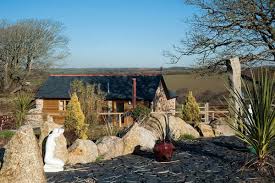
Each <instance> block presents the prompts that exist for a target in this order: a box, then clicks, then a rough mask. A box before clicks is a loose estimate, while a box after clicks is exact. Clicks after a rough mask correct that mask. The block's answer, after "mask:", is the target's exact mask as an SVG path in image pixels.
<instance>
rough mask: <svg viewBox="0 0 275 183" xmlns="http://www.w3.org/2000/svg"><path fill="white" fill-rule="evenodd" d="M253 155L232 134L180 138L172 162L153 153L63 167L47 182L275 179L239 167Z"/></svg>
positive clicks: (50, 175) (241, 180)
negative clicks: (188, 138) (206, 137)
mask: <svg viewBox="0 0 275 183" xmlns="http://www.w3.org/2000/svg"><path fill="white" fill-rule="evenodd" d="M251 156H252V154H251V153H249V152H248V150H247V149H246V148H245V146H244V145H243V144H242V143H241V142H240V141H238V140H237V139H236V138H235V137H219V138H213V139H201V140H183V141H181V142H178V143H176V152H175V155H174V157H173V159H172V161H171V162H167V163H160V162H156V161H155V160H154V157H153V154H152V153H145V152H137V153H136V154H133V155H127V156H123V157H118V158H114V159H113V160H108V161H98V162H95V163H90V164H85V165H80V164H78V165H74V166H66V167H65V171H63V172H59V173H47V179H48V182H93V181H95V182H275V178H274V177H272V176H267V175H265V176H263V175H260V174H259V173H258V172H256V171H255V170H253V169H244V170H241V169H240V168H241V167H242V166H243V165H244V164H245V162H247V161H248V159H249V158H250V157H251Z"/></svg>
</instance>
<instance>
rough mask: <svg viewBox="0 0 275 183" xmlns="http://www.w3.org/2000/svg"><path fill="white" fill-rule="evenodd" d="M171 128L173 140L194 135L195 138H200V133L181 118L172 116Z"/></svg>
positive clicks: (170, 119) (170, 120)
mask: <svg viewBox="0 0 275 183" xmlns="http://www.w3.org/2000/svg"><path fill="white" fill-rule="evenodd" d="M169 126H170V130H171V135H172V138H173V140H179V139H180V138H181V136H182V135H186V134H188V135H192V136H193V137H194V138H199V137H200V134H199V132H198V131H197V130H196V129H195V128H193V127H192V126H191V125H189V124H188V123H186V122H185V121H183V120H182V119H181V118H179V117H175V116H170V117H169Z"/></svg>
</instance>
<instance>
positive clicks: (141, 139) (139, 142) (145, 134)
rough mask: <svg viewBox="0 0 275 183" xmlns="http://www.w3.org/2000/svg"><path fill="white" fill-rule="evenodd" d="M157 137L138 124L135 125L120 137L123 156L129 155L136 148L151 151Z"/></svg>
mask: <svg viewBox="0 0 275 183" xmlns="http://www.w3.org/2000/svg"><path fill="white" fill-rule="evenodd" d="M157 139H158V136H157V135H156V134H155V133H154V132H153V131H150V130H148V129H146V128H144V127H142V126H140V125H139V124H137V123H135V124H133V126H132V127H131V129H130V130H129V131H128V132H127V133H126V134H125V135H124V136H123V137H122V140H123V142H124V154H131V153H133V152H134V150H135V148H136V147H137V146H139V147H140V149H141V150H146V151H152V150H153V148H154V146H155V143H156V140H157Z"/></svg>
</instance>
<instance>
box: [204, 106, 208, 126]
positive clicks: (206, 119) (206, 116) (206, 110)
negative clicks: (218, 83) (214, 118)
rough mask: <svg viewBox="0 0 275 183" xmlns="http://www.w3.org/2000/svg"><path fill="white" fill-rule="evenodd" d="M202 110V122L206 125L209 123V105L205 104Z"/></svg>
mask: <svg viewBox="0 0 275 183" xmlns="http://www.w3.org/2000/svg"><path fill="white" fill-rule="evenodd" d="M204 110H205V115H204V122H205V123H208V122H209V103H208V102H207V103H205V107H204Z"/></svg>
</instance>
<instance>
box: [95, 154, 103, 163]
mask: <svg viewBox="0 0 275 183" xmlns="http://www.w3.org/2000/svg"><path fill="white" fill-rule="evenodd" d="M102 160H104V156H103V155H99V156H98V157H96V159H95V162H100V161H102Z"/></svg>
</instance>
